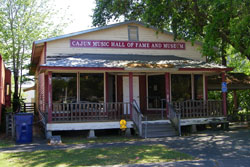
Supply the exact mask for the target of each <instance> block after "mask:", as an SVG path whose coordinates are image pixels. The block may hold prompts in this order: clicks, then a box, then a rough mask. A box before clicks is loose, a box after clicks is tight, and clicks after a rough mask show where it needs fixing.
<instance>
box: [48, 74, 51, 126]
mask: <svg viewBox="0 0 250 167" xmlns="http://www.w3.org/2000/svg"><path fill="white" fill-rule="evenodd" d="M48 123H52V72H51V71H49V72H48Z"/></svg>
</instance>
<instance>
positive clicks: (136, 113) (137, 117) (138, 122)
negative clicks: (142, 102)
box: [132, 100, 146, 137]
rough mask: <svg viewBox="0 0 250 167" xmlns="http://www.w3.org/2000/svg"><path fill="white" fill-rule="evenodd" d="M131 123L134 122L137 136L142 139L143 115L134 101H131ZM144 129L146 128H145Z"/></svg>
mask: <svg viewBox="0 0 250 167" xmlns="http://www.w3.org/2000/svg"><path fill="white" fill-rule="evenodd" d="M132 109H133V111H132V121H133V122H134V125H135V126H136V129H137V130H138V133H139V136H141V137H142V119H143V114H142V113H141V111H140V108H139V106H138V104H137V102H136V101H135V100H133V103H132ZM145 128H146V126H145ZM145 137H146V129H145Z"/></svg>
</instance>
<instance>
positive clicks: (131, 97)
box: [129, 72, 133, 119]
mask: <svg viewBox="0 0 250 167" xmlns="http://www.w3.org/2000/svg"><path fill="white" fill-rule="evenodd" d="M129 102H130V119H132V112H133V106H132V105H133V73H132V72H129Z"/></svg>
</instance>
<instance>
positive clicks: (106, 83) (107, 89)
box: [105, 72, 109, 103]
mask: <svg viewBox="0 0 250 167" xmlns="http://www.w3.org/2000/svg"><path fill="white" fill-rule="evenodd" d="M108 99H109V74H108V73H107V72H105V100H106V103H107V102H108Z"/></svg>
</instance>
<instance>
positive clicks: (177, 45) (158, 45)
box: [70, 39, 185, 50]
mask: <svg viewBox="0 0 250 167" xmlns="http://www.w3.org/2000/svg"><path fill="white" fill-rule="evenodd" d="M70 47H71V48H123V49H127V48H131V49H169V50H185V43H183V42H137V41H133V42H131V41H104V40H80V39H71V40H70Z"/></svg>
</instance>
